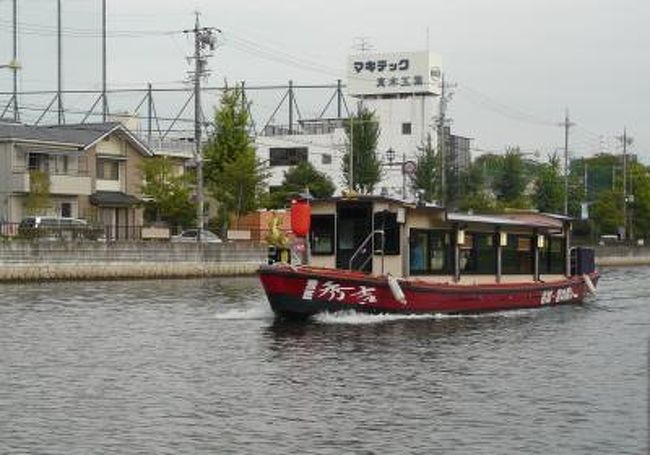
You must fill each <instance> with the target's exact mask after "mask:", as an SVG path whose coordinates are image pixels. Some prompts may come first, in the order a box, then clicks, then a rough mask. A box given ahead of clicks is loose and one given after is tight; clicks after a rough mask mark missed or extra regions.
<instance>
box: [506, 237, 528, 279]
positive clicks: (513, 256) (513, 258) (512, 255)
mask: <svg viewBox="0 0 650 455" xmlns="http://www.w3.org/2000/svg"><path fill="white" fill-rule="evenodd" d="M501 257H502V267H501V271H502V273H503V274H504V275H532V274H533V262H534V260H535V256H534V254H533V237H532V236H529V235H514V234H508V244H507V245H506V246H504V247H503V252H502V256H501Z"/></svg>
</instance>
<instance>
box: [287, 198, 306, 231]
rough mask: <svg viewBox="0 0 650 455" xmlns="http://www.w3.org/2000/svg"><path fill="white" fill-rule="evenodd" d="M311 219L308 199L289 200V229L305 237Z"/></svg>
mask: <svg viewBox="0 0 650 455" xmlns="http://www.w3.org/2000/svg"><path fill="white" fill-rule="evenodd" d="M310 221H311V207H310V206H309V200H308V199H295V200H293V201H291V230H292V231H293V233H294V234H295V235H296V236H298V237H307V234H309V227H310Z"/></svg>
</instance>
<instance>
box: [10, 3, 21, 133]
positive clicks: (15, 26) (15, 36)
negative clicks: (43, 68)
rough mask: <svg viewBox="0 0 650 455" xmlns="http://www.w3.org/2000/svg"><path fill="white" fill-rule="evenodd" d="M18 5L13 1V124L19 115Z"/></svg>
mask: <svg viewBox="0 0 650 455" xmlns="http://www.w3.org/2000/svg"><path fill="white" fill-rule="evenodd" d="M17 61H18V5H17V0H14V1H13V66H12V70H13V73H14V74H13V79H14V80H13V82H14V87H13V88H14V90H13V101H14V122H18V120H19V119H20V115H19V114H18V65H17V64H16V62H17Z"/></svg>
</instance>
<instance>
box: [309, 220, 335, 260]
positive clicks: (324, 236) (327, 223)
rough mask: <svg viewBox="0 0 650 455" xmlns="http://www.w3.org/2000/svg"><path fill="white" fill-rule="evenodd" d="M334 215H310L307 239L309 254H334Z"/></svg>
mask: <svg viewBox="0 0 650 455" xmlns="http://www.w3.org/2000/svg"><path fill="white" fill-rule="evenodd" d="M334 238H335V237H334V215H312V216H311V232H310V233H309V241H310V247H311V254H314V255H331V254H334Z"/></svg>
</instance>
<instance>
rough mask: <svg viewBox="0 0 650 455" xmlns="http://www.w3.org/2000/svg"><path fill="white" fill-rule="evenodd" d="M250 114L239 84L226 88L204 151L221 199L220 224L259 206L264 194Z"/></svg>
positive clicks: (210, 183)
mask: <svg viewBox="0 0 650 455" xmlns="http://www.w3.org/2000/svg"><path fill="white" fill-rule="evenodd" d="M249 124H250V116H249V110H248V109H247V106H246V105H245V103H244V98H243V94H242V91H241V90H240V89H239V88H226V89H225V90H224V92H223V94H222V96H221V103H220V106H219V108H218V109H217V111H216V112H215V116H214V133H213V134H212V135H211V136H210V138H209V140H208V142H207V144H206V146H205V148H204V151H203V154H204V157H205V164H204V179H205V183H206V186H207V188H208V190H209V191H210V193H211V195H212V197H213V198H214V199H215V200H216V201H217V202H218V203H219V218H220V220H219V221H220V225H221V226H227V223H228V219H229V218H230V217H231V216H239V215H243V214H245V213H248V212H251V211H253V210H255V209H257V208H258V207H259V206H260V205H261V203H262V200H263V197H264V181H265V179H266V177H267V171H266V167H265V166H264V165H263V164H262V163H261V161H260V160H258V159H257V156H256V154H255V147H254V144H253V139H252V138H251V136H250V134H249Z"/></svg>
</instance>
